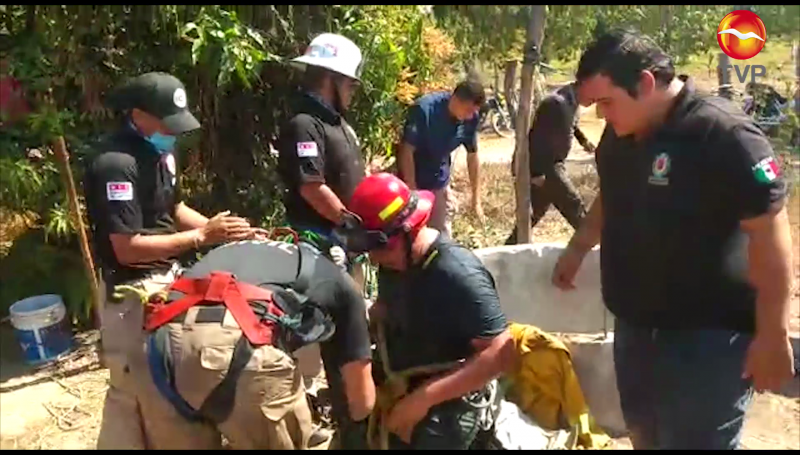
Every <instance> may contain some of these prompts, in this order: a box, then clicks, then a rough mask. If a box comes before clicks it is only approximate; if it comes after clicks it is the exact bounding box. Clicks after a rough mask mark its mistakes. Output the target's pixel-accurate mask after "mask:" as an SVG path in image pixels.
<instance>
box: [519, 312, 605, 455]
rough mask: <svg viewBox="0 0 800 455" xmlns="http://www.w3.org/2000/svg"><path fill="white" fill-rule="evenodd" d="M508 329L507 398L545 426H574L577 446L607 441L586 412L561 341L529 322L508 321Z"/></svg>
mask: <svg viewBox="0 0 800 455" xmlns="http://www.w3.org/2000/svg"><path fill="white" fill-rule="evenodd" d="M510 331H511V336H512V338H513V339H514V345H515V347H516V350H517V354H518V360H517V362H516V364H515V366H514V370H513V371H512V372H511V373H510V374H509V375H508V379H509V382H510V384H509V389H508V395H507V397H508V399H509V400H510V401H512V402H513V403H514V404H516V405H517V406H519V407H520V409H522V411H524V412H525V413H526V414H528V416H530V417H531V418H532V419H534V421H535V422H536V423H537V424H538V425H539V426H541V427H542V428H544V429H546V430H558V429H565V428H576V429H577V430H576V431H577V433H578V437H577V441H576V443H577V446H578V448H582V449H602V448H604V447H605V446H606V445H608V443H609V442H610V438H609V437H608V436H607V435H606V434H605V433H604V432H603V431H602V430H601V429H599V428H597V425H596V424H595V423H594V421H593V419H592V418H591V417H590V415H589V408H588V406H587V405H586V401H585V399H584V397H583V392H582V391H581V387H580V383H579V382H578V377H577V375H576V374H575V371H574V370H573V368H572V358H571V356H570V353H569V349H567V347H566V346H565V345H564V343H562V342H561V341H560V340H559V339H557V338H556V337H554V336H553V335H550V334H548V333H546V332H544V331H542V330H541V329H539V328H538V327H535V326H532V325H525V324H516V323H512V324H511V327H510Z"/></svg>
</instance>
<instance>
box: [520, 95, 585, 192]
mask: <svg viewBox="0 0 800 455" xmlns="http://www.w3.org/2000/svg"><path fill="white" fill-rule="evenodd" d="M577 113H578V102H577V100H576V99H575V95H574V94H573V93H572V89H571V88H570V86H569V85H568V86H564V87H561V88H560V89H558V90H556V91H555V92H553V93H551V94H549V95H547V96H546V97H545V98H544V99H543V100H542V102H541V103H540V104H539V107H537V108H536V114H535V115H534V119H533V124H532V125H531V129H530V130H529V131H528V152H529V153H530V173H531V177H537V176H540V175H547V174H549V173H550V172H551V171H552V169H553V165H554V164H556V163H561V162H564V161H565V160H566V159H567V156H568V155H569V152H570V150H571V149H572V136H573V135H574V136H575V137H576V138H577V139H578V142H579V143H580V144H581V145H582V146H584V147H587V146H588V140H587V139H586V136H585V135H584V134H583V132H582V131H581V130H580V129H579V128H578V126H577V124H578V115H577Z"/></svg>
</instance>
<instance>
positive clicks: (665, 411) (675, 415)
mask: <svg viewBox="0 0 800 455" xmlns="http://www.w3.org/2000/svg"><path fill="white" fill-rule="evenodd" d="M751 339H752V336H751V335H749V334H745V333H739V332H733V331H726V330H661V329H648V328H640V327H633V326H631V325H629V324H626V323H624V322H622V321H619V320H618V321H617V323H616V329H615V332H614V364H615V369H616V374H617V387H618V389H619V395H620V402H621V405H622V413H623V416H624V417H625V423H626V426H627V427H628V430H629V431H630V432H631V441H632V442H633V445H634V448H635V449H637V450H647V449H699V450H720V449H736V448H737V447H738V445H739V441H740V439H741V434H742V425H743V423H744V415H745V411H746V410H747V408H748V406H749V404H750V402H751V400H752V397H753V389H752V385H751V383H750V381H749V380H743V379H741V375H742V370H743V367H744V361H745V354H746V353H747V348H748V346H749V345H750V341H751Z"/></svg>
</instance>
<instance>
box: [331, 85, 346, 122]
mask: <svg viewBox="0 0 800 455" xmlns="http://www.w3.org/2000/svg"><path fill="white" fill-rule="evenodd" d="M340 78H341V76H334V77H333V79H332V82H333V108H334V109H336V110H337V111H338V112H339V114H340V115H344V111H345V108H344V103H343V102H342V95H341V92H340V90H341V89H340V88H339V87H340V85H339V82H340V81H341V79H340Z"/></svg>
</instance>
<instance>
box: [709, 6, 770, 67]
mask: <svg viewBox="0 0 800 455" xmlns="http://www.w3.org/2000/svg"><path fill="white" fill-rule="evenodd" d="M717 42H718V43H719V47H720V49H722V52H724V53H725V54H727V55H728V57H730V58H735V59H736V60H747V59H749V58H753V57H755V56H756V55H758V53H759V52H761V49H764V44H765V43H766V42H767V29H766V27H764V22H763V21H762V20H761V18H760V17H758V15H757V14H756V13H754V12H752V11H748V10H736V11H732V12H730V13H728V15H727V16H725V17H723V18H722V21H720V23H719V27H717Z"/></svg>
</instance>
